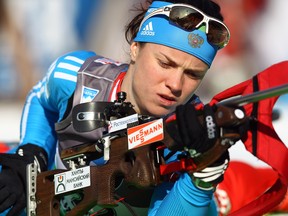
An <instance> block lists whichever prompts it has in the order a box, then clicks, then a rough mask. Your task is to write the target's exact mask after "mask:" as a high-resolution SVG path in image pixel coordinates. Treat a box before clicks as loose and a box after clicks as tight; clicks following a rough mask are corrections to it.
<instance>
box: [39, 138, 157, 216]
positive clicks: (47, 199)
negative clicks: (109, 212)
mask: <svg viewBox="0 0 288 216" xmlns="http://www.w3.org/2000/svg"><path fill="white" fill-rule="evenodd" d="M84 148H87V146H85V147H84ZM153 148H154V146H153V145H147V146H143V147H140V148H137V149H134V150H128V148H127V137H121V138H116V139H114V140H112V143H111V146H110V159H109V161H108V162H107V164H105V165H102V166H91V169H90V174H91V186H90V187H86V188H83V189H81V190H83V194H84V198H83V200H82V201H80V203H78V204H77V205H76V206H75V208H73V209H72V210H71V211H69V212H68V213H67V216H74V215H83V214H85V213H86V212H88V211H89V209H91V208H92V207H93V206H95V205H96V204H97V205H101V206H104V207H107V206H110V207H112V206H115V205H117V201H116V200H115V199H114V192H115V183H116V182H115V180H116V178H117V177H124V179H125V180H126V181H127V182H128V183H129V184H133V185H135V186H137V187H141V188H145V187H151V186H152V187H153V186H155V185H157V184H159V183H160V181H161V179H160V172H159V168H158V167H157V164H156V163H155V152H154V149H153ZM78 150H79V151H80V152H81V151H82V150H83V149H81V150H80V149H78ZM90 150H91V148H90ZM72 152H74V150H73V149H70V153H72ZM70 156H71V155H70ZM65 171H67V170H59V169H58V170H52V171H47V172H43V173H40V174H39V175H38V176H37V191H36V202H37V208H36V212H37V216H44V215H45V216H47V215H48V216H58V215H60V213H59V210H60V203H59V200H60V198H61V197H62V196H63V194H60V195H55V194H54V191H55V190H54V175H55V174H58V173H61V172H65ZM74 192H77V191H72V193H74ZM69 193H71V192H69ZM64 195H65V194H64Z"/></svg>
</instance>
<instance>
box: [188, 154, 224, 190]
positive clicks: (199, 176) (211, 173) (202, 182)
mask: <svg viewBox="0 0 288 216" xmlns="http://www.w3.org/2000/svg"><path fill="white" fill-rule="evenodd" d="M228 164H229V153H228V151H227V152H225V153H224V154H223V155H222V156H221V157H220V158H219V159H218V160H217V161H216V162H214V163H213V164H211V165H210V166H209V167H206V168H204V169H203V170H201V171H198V172H193V173H192V174H191V177H192V179H193V182H194V184H195V185H196V186H197V187H198V188H200V189H202V190H211V189H214V188H215V187H216V186H217V184H219V183H220V182H222V181H223V179H224V177H223V175H224V172H225V171H226V169H227V167H228Z"/></svg>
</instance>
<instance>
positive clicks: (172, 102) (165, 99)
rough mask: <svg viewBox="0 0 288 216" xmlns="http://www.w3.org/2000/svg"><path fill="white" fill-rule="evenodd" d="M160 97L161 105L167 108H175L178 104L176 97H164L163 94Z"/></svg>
mask: <svg viewBox="0 0 288 216" xmlns="http://www.w3.org/2000/svg"><path fill="white" fill-rule="evenodd" d="M159 96H160V101H161V103H162V104H163V105H165V106H173V105H175V103H176V98H175V97H170V96H168V95H162V94H161V95H159Z"/></svg>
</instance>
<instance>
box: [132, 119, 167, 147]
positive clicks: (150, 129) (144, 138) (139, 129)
mask: <svg viewBox="0 0 288 216" xmlns="http://www.w3.org/2000/svg"><path fill="white" fill-rule="evenodd" d="M127 132H128V149H133V148H138V147H141V146H144V145H147V144H151V143H154V142H157V141H160V140H163V139H164V130H163V119H158V120H155V121H152V122H147V123H145V124H141V125H138V126H136V127H132V128H128V130H127Z"/></svg>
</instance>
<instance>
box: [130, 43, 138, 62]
mask: <svg viewBox="0 0 288 216" xmlns="http://www.w3.org/2000/svg"><path fill="white" fill-rule="evenodd" d="M139 47H140V44H139V43H138V42H132V44H131V45H130V57H131V61H135V60H136V58H137V55H138V51H139Z"/></svg>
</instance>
